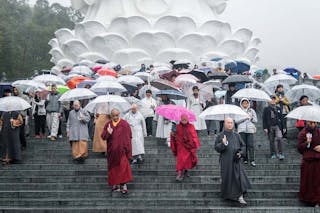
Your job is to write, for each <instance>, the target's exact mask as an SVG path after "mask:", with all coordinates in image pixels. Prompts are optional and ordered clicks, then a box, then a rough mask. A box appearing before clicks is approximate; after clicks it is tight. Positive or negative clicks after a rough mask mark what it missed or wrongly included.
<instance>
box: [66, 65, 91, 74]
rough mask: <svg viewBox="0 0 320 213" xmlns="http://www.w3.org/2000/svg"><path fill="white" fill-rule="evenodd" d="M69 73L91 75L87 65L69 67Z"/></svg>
mask: <svg viewBox="0 0 320 213" xmlns="http://www.w3.org/2000/svg"><path fill="white" fill-rule="evenodd" d="M69 74H79V75H82V76H91V75H92V70H91V69H90V68H89V67H87V66H76V67H73V68H72V69H71V71H70V73H69Z"/></svg>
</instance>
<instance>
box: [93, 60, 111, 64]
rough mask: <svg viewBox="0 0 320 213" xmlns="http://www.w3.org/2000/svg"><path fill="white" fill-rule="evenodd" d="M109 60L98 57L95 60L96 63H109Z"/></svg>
mask: <svg viewBox="0 0 320 213" xmlns="http://www.w3.org/2000/svg"><path fill="white" fill-rule="evenodd" d="M109 62H110V61H107V60H105V59H99V60H96V63H97V64H107V63H109Z"/></svg>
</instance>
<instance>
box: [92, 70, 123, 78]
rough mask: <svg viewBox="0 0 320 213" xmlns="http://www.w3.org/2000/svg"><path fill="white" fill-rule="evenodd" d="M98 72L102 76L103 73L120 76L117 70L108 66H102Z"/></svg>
mask: <svg viewBox="0 0 320 213" xmlns="http://www.w3.org/2000/svg"><path fill="white" fill-rule="evenodd" d="M97 74H98V75H100V76H103V75H111V76H113V77H117V76H118V73H117V72H116V71H114V70H111V69H106V68H102V69H100V70H98V71H97Z"/></svg>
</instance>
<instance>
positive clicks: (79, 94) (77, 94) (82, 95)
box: [59, 88, 97, 102]
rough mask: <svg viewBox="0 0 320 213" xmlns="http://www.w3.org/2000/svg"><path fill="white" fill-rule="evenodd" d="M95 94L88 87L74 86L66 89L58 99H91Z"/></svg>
mask: <svg viewBox="0 0 320 213" xmlns="http://www.w3.org/2000/svg"><path fill="white" fill-rule="evenodd" d="M95 97H97V95H96V94H95V93H94V92H92V91H91V90H89V89H86V88H76V89H72V90H69V91H67V92H66V93H64V94H62V95H61V97H60V98H59V101H61V102H63V101H75V100H84V99H91V98H95Z"/></svg>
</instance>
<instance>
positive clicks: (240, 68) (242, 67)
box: [237, 61, 251, 73]
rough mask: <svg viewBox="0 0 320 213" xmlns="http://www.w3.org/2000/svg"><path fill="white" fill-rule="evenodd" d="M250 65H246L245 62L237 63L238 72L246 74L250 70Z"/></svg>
mask: <svg viewBox="0 0 320 213" xmlns="http://www.w3.org/2000/svg"><path fill="white" fill-rule="evenodd" d="M250 67H251V66H250V64H248V63H245V62H243V61H237V71H238V73H239V72H241V73H242V72H246V71H249V70H250Z"/></svg>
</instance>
